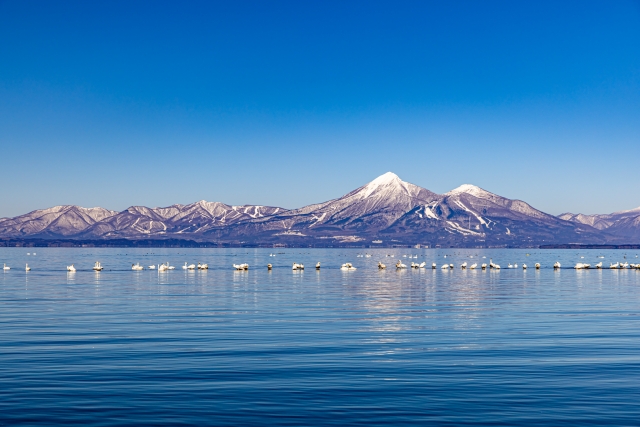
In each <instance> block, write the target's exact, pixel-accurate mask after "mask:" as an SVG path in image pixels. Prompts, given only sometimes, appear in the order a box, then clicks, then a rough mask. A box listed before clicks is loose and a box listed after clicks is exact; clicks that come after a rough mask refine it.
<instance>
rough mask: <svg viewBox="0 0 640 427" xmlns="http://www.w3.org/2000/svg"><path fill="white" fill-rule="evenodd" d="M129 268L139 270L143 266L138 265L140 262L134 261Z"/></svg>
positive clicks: (142, 268)
mask: <svg viewBox="0 0 640 427" xmlns="http://www.w3.org/2000/svg"><path fill="white" fill-rule="evenodd" d="M131 269H132V270H136V271H140V270H144V267H143V266H141V265H140V263H136V264H131Z"/></svg>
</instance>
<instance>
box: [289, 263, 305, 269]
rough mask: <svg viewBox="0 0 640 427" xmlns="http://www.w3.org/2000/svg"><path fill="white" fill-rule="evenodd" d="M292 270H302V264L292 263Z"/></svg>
mask: <svg viewBox="0 0 640 427" xmlns="http://www.w3.org/2000/svg"><path fill="white" fill-rule="evenodd" d="M291 269H292V270H304V265H302V264H298V263H297V262H294V263H293V266H292V267H291Z"/></svg>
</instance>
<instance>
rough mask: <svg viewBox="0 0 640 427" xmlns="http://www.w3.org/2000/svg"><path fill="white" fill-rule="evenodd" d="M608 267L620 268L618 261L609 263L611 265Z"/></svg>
mask: <svg viewBox="0 0 640 427" xmlns="http://www.w3.org/2000/svg"><path fill="white" fill-rule="evenodd" d="M609 268H610V269H612V270H617V269H619V268H620V263H619V262H616V263H615V264H611V265H610V266H609Z"/></svg>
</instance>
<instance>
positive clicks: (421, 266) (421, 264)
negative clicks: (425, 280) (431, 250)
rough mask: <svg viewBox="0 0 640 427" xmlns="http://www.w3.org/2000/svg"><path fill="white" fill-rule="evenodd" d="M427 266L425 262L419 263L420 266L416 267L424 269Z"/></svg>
mask: <svg viewBox="0 0 640 427" xmlns="http://www.w3.org/2000/svg"><path fill="white" fill-rule="evenodd" d="M426 265H427V263H426V262H424V261H423V262H421V263H420V265H419V266H418V268H424V267H425V266H426Z"/></svg>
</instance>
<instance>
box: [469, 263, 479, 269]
mask: <svg viewBox="0 0 640 427" xmlns="http://www.w3.org/2000/svg"><path fill="white" fill-rule="evenodd" d="M477 266H478V263H473V264H471V265H470V266H469V269H470V270H475V269H476V267H477Z"/></svg>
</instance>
